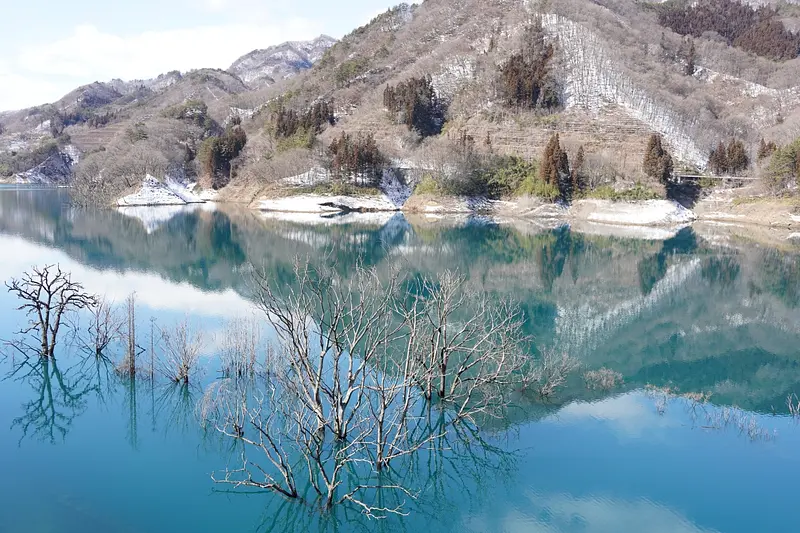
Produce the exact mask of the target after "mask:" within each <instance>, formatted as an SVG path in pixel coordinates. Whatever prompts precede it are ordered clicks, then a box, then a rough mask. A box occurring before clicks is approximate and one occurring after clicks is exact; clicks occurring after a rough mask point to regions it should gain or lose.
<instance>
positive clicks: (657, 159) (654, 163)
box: [642, 133, 672, 183]
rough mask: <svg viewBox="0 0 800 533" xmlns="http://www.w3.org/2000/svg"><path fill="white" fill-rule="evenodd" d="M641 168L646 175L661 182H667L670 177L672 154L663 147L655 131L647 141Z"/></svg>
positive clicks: (659, 136)
mask: <svg viewBox="0 0 800 533" xmlns="http://www.w3.org/2000/svg"><path fill="white" fill-rule="evenodd" d="M642 170H644V173H645V174H646V175H647V176H648V177H650V178H652V179H657V180H658V181H660V182H661V183H667V182H668V181H669V179H670V178H671V177H672V156H671V155H670V154H669V152H667V151H666V150H665V149H664V146H663V143H662V140H661V135H658V134H657V133H654V134H653V135H651V136H650V139H648V141H647V148H646V149H645V153H644V161H643V162H642Z"/></svg>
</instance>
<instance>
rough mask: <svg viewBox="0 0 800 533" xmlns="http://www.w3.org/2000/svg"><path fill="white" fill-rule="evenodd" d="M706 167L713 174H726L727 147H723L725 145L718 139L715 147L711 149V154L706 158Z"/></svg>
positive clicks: (727, 167)
mask: <svg viewBox="0 0 800 533" xmlns="http://www.w3.org/2000/svg"><path fill="white" fill-rule="evenodd" d="M708 168H709V169H710V170H711V172H713V173H714V174H718V175H721V174H727V173H728V171H729V169H730V165H729V164H728V149H727V148H725V145H724V144H723V143H722V141H720V143H719V144H718V145H717V147H716V148H714V149H713V150H712V151H711V155H710V156H709V158H708Z"/></svg>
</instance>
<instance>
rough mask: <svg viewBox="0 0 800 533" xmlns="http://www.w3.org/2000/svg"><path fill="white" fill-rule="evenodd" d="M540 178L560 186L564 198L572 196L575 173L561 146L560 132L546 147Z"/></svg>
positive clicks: (549, 183)
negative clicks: (573, 173) (571, 169)
mask: <svg viewBox="0 0 800 533" xmlns="http://www.w3.org/2000/svg"><path fill="white" fill-rule="evenodd" d="M581 164H582V162H581ZM539 178H540V179H541V180H542V181H543V182H544V183H545V184H546V185H551V186H555V187H558V191H559V193H560V195H561V199H562V200H564V201H569V200H570V199H571V198H572V193H573V175H572V172H571V171H570V168H569V156H568V155H567V152H566V151H565V150H564V149H563V148H562V147H561V140H560V138H559V136H558V133H556V134H555V135H553V136H552V137H551V138H550V141H549V142H548V143H547V147H545V149H544V154H543V155H542V162H541V166H540V167H539Z"/></svg>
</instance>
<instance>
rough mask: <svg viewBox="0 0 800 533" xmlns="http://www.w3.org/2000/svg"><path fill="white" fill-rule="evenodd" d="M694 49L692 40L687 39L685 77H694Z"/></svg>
mask: <svg viewBox="0 0 800 533" xmlns="http://www.w3.org/2000/svg"><path fill="white" fill-rule="evenodd" d="M695 53H696V51H695V48H694V40H693V39H691V38H690V39H689V53H688V54H686V68H685V69H684V74H686V75H687V76H694V71H695V64H694V62H695Z"/></svg>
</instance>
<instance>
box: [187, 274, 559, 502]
mask: <svg viewBox="0 0 800 533" xmlns="http://www.w3.org/2000/svg"><path fill="white" fill-rule="evenodd" d="M295 279H296V283H295V284H293V288H284V289H281V290H277V289H273V285H272V284H271V282H270V281H271V280H269V279H268V278H267V277H266V276H263V275H258V276H256V280H255V281H256V283H255V289H256V295H257V298H258V303H259V306H260V307H261V309H262V310H263V311H264V313H265V317H266V319H267V320H268V321H269V322H270V324H271V325H272V326H273V328H274V329H275V331H276V332H277V339H278V343H277V346H276V349H277V357H276V358H275V360H274V364H273V365H272V366H271V368H270V372H269V373H268V374H267V375H266V376H265V379H264V380H253V379H250V378H249V377H241V375H240V374H239V373H237V372H229V373H227V374H226V378H225V379H223V380H220V381H218V382H216V383H214V384H212V386H211V387H209V389H208V390H207V391H206V394H205V395H204V398H203V401H202V403H201V409H200V411H201V412H200V415H201V418H202V419H203V420H204V421H205V423H206V424H207V425H209V426H211V427H213V428H215V429H216V430H217V431H219V432H220V433H221V434H223V435H224V436H226V437H229V438H232V439H234V440H236V441H238V442H240V443H241V444H242V445H243V446H242V448H241V457H240V458H239V459H240V461H241V462H240V463H239V462H238V461H237V466H236V468H232V469H228V470H226V471H224V472H223V473H221V474H219V475H215V481H217V482H219V483H225V484H230V485H233V486H234V487H255V488H259V489H267V490H272V491H275V492H278V493H280V494H282V495H284V496H286V497H289V498H292V499H303V498H305V497H306V495H307V494H313V495H315V498H314V499H315V500H316V501H318V502H319V503H320V505H321V506H322V507H323V508H324V509H330V508H331V507H333V506H335V505H339V504H349V505H350V506H353V507H355V508H357V509H359V510H360V511H361V512H363V513H364V514H366V515H368V516H372V517H385V516H387V515H389V514H403V513H404V512H405V503H406V500H407V499H414V498H416V497H417V493H416V492H415V491H414V490H413V487H409V486H408V484H407V483H405V482H404V481H403V478H402V475H401V474H400V472H402V471H404V466H405V465H406V464H407V462H409V461H413V458H414V457H415V456H416V455H417V453H418V452H419V451H421V450H423V449H429V448H431V447H432V446H434V445H435V444H434V443H435V441H437V440H438V439H441V438H442V437H443V436H444V435H446V434H448V433H450V432H452V433H453V435H455V436H456V438H458V437H457V436H458V435H464V432H459V431H455V428H457V427H469V428H473V429H474V431H480V430H479V427H478V426H477V424H476V420H477V419H478V417H479V416H484V415H489V416H491V415H496V414H498V413H500V412H502V409H504V408H505V407H507V406H508V405H509V403H510V393H512V392H515V391H521V390H524V389H525V387H526V386H527V385H528V384H529V383H538V385H539V386H544V383H542V382H541V380H544V379H547V378H553V379H556V380H560V379H561V377H562V374H561V373H560V372H555V371H553V370H550V368H549V367H548V368H547V369H546V370H542V371H541V372H540V373H538V374H537V373H535V372H534V368H533V367H532V366H531V365H532V360H531V359H530V358H529V357H527V356H526V355H525V350H524V347H525V343H526V341H527V339H526V337H525V336H524V335H523V334H522V318H521V316H520V313H519V311H517V310H516V308H514V307H513V306H511V305H510V304H505V303H501V304H497V305H493V304H492V303H491V301H490V299H489V297H488V295H485V294H480V293H477V292H472V291H469V290H467V288H466V286H465V282H464V279H463V278H461V277H460V276H457V275H455V274H452V273H446V274H443V275H441V276H440V277H439V278H438V279H437V280H436V281H431V282H427V281H426V282H421V283H420V284H419V285H418V286H416V287H415V286H414V284H413V283H411V282H409V283H405V282H404V280H403V279H402V278H401V277H400V275H399V274H397V273H396V272H392V273H390V274H389V276H388V278H387V277H384V278H381V277H380V276H379V275H378V273H377V272H376V270H374V269H364V268H361V267H357V268H356V269H355V272H354V273H353V275H352V276H351V277H350V278H349V279H347V280H345V279H343V278H342V277H341V276H338V275H337V274H335V273H334V271H333V270H332V269H331V270H328V269H327V268H321V269H315V268H312V267H310V266H308V265H307V264H302V263H300V262H297V263H296V265H295ZM235 336H236V335H235V334H234V335H233V337H235ZM237 346H243V349H244V351H245V353H248V350H249V345H248V344H247V343H243V344H242V343H236V342H233V343H232V344H231V348H232V349H233V350H236V349H241V348H237ZM233 359H234V360H236V361H247V360H248V359H249V358H248V357H247V356H245V357H242V356H239V357H234V358H233ZM558 368H559V369H560V370H561V371H565V367H564V366H563V365H562V366H560V367H558ZM244 374H245V376H247V374H248V373H247V372H245V373H244ZM561 383H563V382H562V381H558V382H557V383H554V384H553V385H552V386H551V389H552V390H554V389H555V388H556V387H557V386H558V385H560V384H561ZM434 405H435V406H437V409H436V410H435V411H436V412H437V416H436V418H437V420H436V422H435V423H432V421H431V415H432V412H433V411H434V410H433V407H434ZM467 433H468V432H467ZM252 451H256V452H257V454H258V455H257V456H253V455H252V453H250V452H252ZM388 502H391V503H388Z"/></svg>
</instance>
